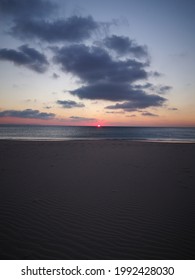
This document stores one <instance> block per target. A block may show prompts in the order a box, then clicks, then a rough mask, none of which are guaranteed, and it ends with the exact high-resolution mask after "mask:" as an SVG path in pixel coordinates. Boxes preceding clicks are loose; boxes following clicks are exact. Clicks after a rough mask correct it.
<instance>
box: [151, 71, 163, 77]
mask: <svg viewBox="0 0 195 280" xmlns="http://www.w3.org/2000/svg"><path fill="white" fill-rule="evenodd" d="M150 75H151V76H152V77H154V78H159V77H162V76H163V74H162V73H160V72H158V71H152V72H150Z"/></svg>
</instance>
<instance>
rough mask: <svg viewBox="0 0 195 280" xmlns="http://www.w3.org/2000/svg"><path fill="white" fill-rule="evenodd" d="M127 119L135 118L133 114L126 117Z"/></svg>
mask: <svg viewBox="0 0 195 280" xmlns="http://www.w3.org/2000/svg"><path fill="white" fill-rule="evenodd" d="M126 117H127V118H134V117H136V115H135V114H132V115H130V116H126Z"/></svg>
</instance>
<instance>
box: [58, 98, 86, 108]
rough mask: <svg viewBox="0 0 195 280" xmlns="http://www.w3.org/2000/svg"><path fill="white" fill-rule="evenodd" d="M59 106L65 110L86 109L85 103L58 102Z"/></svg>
mask: <svg viewBox="0 0 195 280" xmlns="http://www.w3.org/2000/svg"><path fill="white" fill-rule="evenodd" d="M56 103H57V104H59V105H61V106H62V107H63V108H67V109H71V108H75V107H78V108H82V107H85V105H84V104H83V103H78V102H75V101H72V100H57V102H56Z"/></svg>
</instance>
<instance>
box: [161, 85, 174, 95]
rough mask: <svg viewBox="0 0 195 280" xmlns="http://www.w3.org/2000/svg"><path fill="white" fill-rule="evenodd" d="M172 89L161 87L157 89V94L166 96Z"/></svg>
mask: <svg viewBox="0 0 195 280" xmlns="http://www.w3.org/2000/svg"><path fill="white" fill-rule="evenodd" d="M171 89H172V87H170V86H159V88H157V92H158V93H159V94H165V93H167V92H168V91H170V90H171Z"/></svg>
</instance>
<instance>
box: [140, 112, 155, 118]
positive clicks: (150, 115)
mask: <svg viewBox="0 0 195 280" xmlns="http://www.w3.org/2000/svg"><path fill="white" fill-rule="evenodd" d="M142 116H148V117H158V115H156V114H153V113H150V112H143V113H142Z"/></svg>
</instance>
